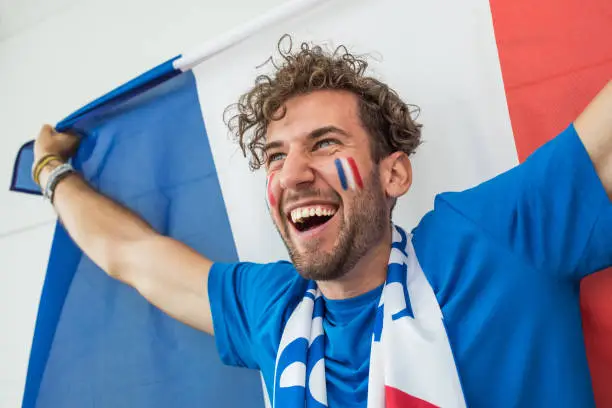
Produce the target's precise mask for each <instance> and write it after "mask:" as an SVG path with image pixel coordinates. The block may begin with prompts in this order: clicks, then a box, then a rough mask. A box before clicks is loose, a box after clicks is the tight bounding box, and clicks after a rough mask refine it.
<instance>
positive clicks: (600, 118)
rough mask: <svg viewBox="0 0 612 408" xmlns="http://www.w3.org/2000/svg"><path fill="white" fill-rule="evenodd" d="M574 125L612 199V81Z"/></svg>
mask: <svg viewBox="0 0 612 408" xmlns="http://www.w3.org/2000/svg"><path fill="white" fill-rule="evenodd" d="M574 126H575V127H576V131H577V133H578V135H579V136H580V139H581V140H582V142H583V144H584V146H585V148H586V150H587V152H588V153H589V156H590V157H591V160H592V161H593V164H594V165H595V170H596V171H597V174H598V176H599V178H600V179H601V182H602V183H603V185H604V188H605V189H606V191H607V193H608V197H610V199H611V200H612V81H610V82H608V84H607V85H606V86H605V87H604V89H603V90H602V91H601V92H599V94H598V95H597V96H596V97H595V99H593V101H592V102H591V103H590V104H589V106H588V107H587V108H586V109H585V110H584V112H582V114H581V115H580V116H579V117H578V118H577V119H576V121H575V123H574Z"/></svg>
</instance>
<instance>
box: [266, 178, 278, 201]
mask: <svg viewBox="0 0 612 408" xmlns="http://www.w3.org/2000/svg"><path fill="white" fill-rule="evenodd" d="M273 179H274V173H272V174H270V175H269V176H268V183H267V189H268V201H269V202H270V206H272V207H274V206H276V198H275V197H274V192H273V191H272V180H273Z"/></svg>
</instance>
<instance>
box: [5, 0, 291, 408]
mask: <svg viewBox="0 0 612 408" xmlns="http://www.w3.org/2000/svg"><path fill="white" fill-rule="evenodd" d="M284 1H286V0H257V1H249V0H223V1H218V0H173V1H172V2H167V1H162V0H131V1H129V2H125V1H121V0H105V1H99V2H98V1H97V2H92V1H89V0H87V1H80V2H79V3H78V4H76V3H75V2H74V1H72V0H52V1H49V0H47V1H45V2H42V1H39V0H27V1H26V0H1V1H0V131H1V136H0V273H1V274H2V278H1V279H2V280H1V281H0V282H1V284H0V408H5V407H6V408H9V407H10V408H13V407H18V406H20V405H21V397H22V393H23V386H24V381H25V375H26V369H27V362H28V357H29V352H30V345H31V340H32V334H33V329H34V322H35V318H36V311H37V307H38V300H39V297H40V291H41V288H42V283H43V279H44V271H45V267H46V263H47V256H48V253H49V247H50V243H51V238H52V233H53V226H54V222H55V215H54V213H53V211H52V210H51V209H50V208H49V207H48V206H47V205H46V204H45V203H44V202H42V200H41V199H40V198H38V197H31V196H27V195H24V194H17V193H9V192H8V187H9V183H10V175H11V173H12V167H13V163H14V159H15V155H16V153H17V151H18V149H19V147H20V146H21V145H22V144H23V143H24V142H26V141H28V140H30V139H32V138H33V137H34V136H35V135H36V134H37V132H38V129H39V128H40V126H41V125H42V124H43V123H51V124H54V123H56V122H57V121H59V120H60V119H62V118H63V117H64V116H66V115H68V114H70V113H71V112H72V111H74V110H75V109H77V108H79V107H81V106H82V105H84V104H85V103H87V102H89V101H90V100H92V99H94V98H97V97H98V96H101V95H102V94H104V93H106V92H108V91H109V90H111V89H112V88H114V87H115V86H117V85H120V84H122V83H124V82H126V81H127V80H129V79H131V78H132V77H134V76H136V75H138V74H140V73H141V72H144V71H146V70H148V69H149V68H151V67H153V66H155V65H157V64H158V63H160V62H162V61H164V60H166V59H168V58H171V57H173V56H175V55H177V54H179V53H183V52H187V51H190V50H192V49H194V48H197V46H198V45H200V44H201V43H203V42H206V41H208V40H210V39H212V38H214V37H216V36H218V35H220V34H222V33H224V32H225V31H227V30H228V29H231V28H233V27H235V26H238V25H241V24H243V23H245V22H247V21H249V20H251V19H253V18H255V17H257V16H258V15H260V14H262V13H264V12H265V11H267V10H268V9H270V8H272V7H275V6H277V5H279V4H281V3H283V2H284ZM24 5H27V6H28V7H29V8H28V9H23V7H24ZM14 7H17V8H21V10H14V9H13V8H14ZM17 11H19V12H17ZM11 16H14V18H13V19H10V18H11Z"/></svg>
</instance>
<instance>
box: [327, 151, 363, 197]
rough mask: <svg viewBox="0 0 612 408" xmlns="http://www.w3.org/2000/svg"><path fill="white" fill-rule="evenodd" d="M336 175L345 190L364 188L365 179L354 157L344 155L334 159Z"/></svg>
mask: <svg viewBox="0 0 612 408" xmlns="http://www.w3.org/2000/svg"><path fill="white" fill-rule="evenodd" d="M334 167H335V170H336V177H337V178H338V181H339V182H340V186H341V187H342V189H343V190H345V191H346V190H352V191H357V190H361V189H362V188H363V179H362V178H361V173H360V172H359V168H358V167H357V163H356V162H355V159H353V158H352V157H342V158H338V159H335V160H334Z"/></svg>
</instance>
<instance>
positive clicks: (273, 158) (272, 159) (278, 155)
mask: <svg viewBox="0 0 612 408" xmlns="http://www.w3.org/2000/svg"><path fill="white" fill-rule="evenodd" d="M285 156H286V155H285V153H279V152H278V153H271V154H269V155H268V164H270V163H272V162H275V161H278V160H281V159H283V158H285Z"/></svg>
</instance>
